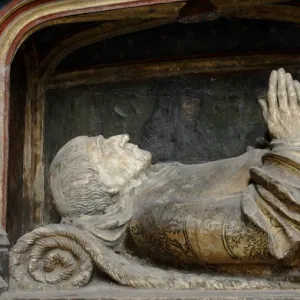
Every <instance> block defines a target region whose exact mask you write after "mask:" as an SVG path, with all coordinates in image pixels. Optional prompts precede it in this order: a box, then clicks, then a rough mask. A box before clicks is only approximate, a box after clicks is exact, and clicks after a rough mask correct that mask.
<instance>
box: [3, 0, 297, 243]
mask: <svg viewBox="0 0 300 300" xmlns="http://www.w3.org/2000/svg"><path fill="white" fill-rule="evenodd" d="M272 2H273V1H270V0H266V1H260V4H259V5H258V4H257V1H250V0H249V1H235V3H234V4H233V3H232V1H229V0H228V1H220V0H214V1H202V2H201V4H197V5H195V4H194V3H195V2H194V1H188V2H187V1H181V0H179V1H172V0H168V1H165V0H162V1H158V0H151V1H148V0H147V1H146V0H145V1H130V2H128V1H124V0H123V1H121V0H118V1H115V0H105V1H103V0H88V1H84V2H83V1H77V0H64V1H53V0H52V1H50V0H43V1H32V0H31V1H30V0H27V1H13V2H10V3H9V4H8V5H7V6H5V7H4V9H2V11H1V13H0V32H1V34H0V138H1V141H2V143H1V147H0V183H1V193H0V203H1V205H2V210H1V211H2V213H1V216H2V224H3V227H4V228H7V231H8V233H9V236H10V239H11V241H12V243H14V242H15V241H16V239H17V238H18V237H20V236H21V235H22V234H24V233H26V232H27V231H29V230H31V229H34V228H35V227H39V226H41V225H43V224H46V223H48V222H50V221H53V219H51V218H52V217H53V218H55V215H53V216H52V210H51V203H50V201H49V198H48V197H45V195H46V194H47V195H49V191H48V190H47V189H48V188H47V184H45V181H46V180H47V179H46V173H47V167H46V168H45V164H44V163H45V159H47V158H46V157H45V155H44V154H45V153H44V142H45V141H44V136H45V112H46V108H45V103H46V102H45V91H46V90H47V89H48V88H53V87H59V86H78V85H82V84H92V83H99V81H100V80H101V83H102V84H103V83H112V82H120V81H123V82H130V81H131V80H135V79H136V78H137V76H138V77H140V79H149V78H166V77H170V76H178V75H188V74H199V73H200V74H203V73H205V74H208V75H209V74H215V73H218V72H219V71H220V70H221V71H222V72H236V71H240V70H244V71H249V70H261V69H268V68H272V67H273V66H274V67H275V66H282V65H285V66H291V65H293V66H295V65H299V64H300V57H299V55H298V54H297V53H295V52H294V51H292V52H289V53H284V52H281V53H278V52H276V51H275V53H271V52H269V53H260V52H259V51H257V52H256V53H250V54H249V55H246V56H245V55H242V56H240V55H238V54H241V53H238V54H237V53H232V54H229V53H227V54H226V55H223V56H222V55H221V56H220V55H219V56H218V57H214V56H212V55H210V56H207V57H200V58H199V57H197V56H194V57H189V58H184V57H183V58H180V57H177V58H174V59H171V60H168V61H166V60H163V61H160V62H155V59H154V60H152V61H146V60H145V61H144V62H142V63H141V61H140V62H134V61H132V62H130V63H127V64H124V65H122V66H121V65H118V66H116V65H112V66H105V67H101V68H86V69H83V70H81V69H80V68H78V70H75V71H74V70H72V71H70V70H67V71H64V70H62V71H61V70H59V64H60V63H61V62H62V61H64V59H66V58H68V57H72V53H75V52H76V51H79V50H80V49H83V48H85V47H87V46H89V45H92V44H95V43H99V42H101V41H104V40H107V39H112V38H116V37H119V36H122V35H125V34H129V33H135V32H139V31H142V30H143V32H147V31H146V30H150V29H151V28H156V27H159V26H166V25H168V24H173V23H175V22H177V21H179V22H182V23H193V22H195V23H198V22H202V21H207V20H214V19H217V18H218V17H240V18H244V19H266V20H270V21H272V20H274V21H276V20H277V21H285V22H287V21H288V22H290V23H297V22H298V21H299V10H300V8H298V7H297V5H296V6H295V4H294V3H285V2H287V1H282V3H283V4H282V5H280V6H279V5H273V4H272ZM291 7H293V9H291ZM59 24H61V25H60V26H64V27H57V28H59V30H60V29H62V28H66V30H65V29H62V32H59V33H57V36H56V37H55V38H54V39H53V41H52V43H51V44H49V45H48V46H47V47H48V48H47V51H46V52H45V53H44V54H43V55H42V56H41V55H40V53H39V51H38V50H37V49H36V48H35V46H34V43H32V37H33V34H34V33H38V32H42V31H41V30H42V29H43V28H46V27H53V26H55V25H59ZM68 28H69V29H68ZM64 30H65V31H64ZM294 30H295V29H294ZM57 67H58V68H57ZM112 74H115V75H112ZM124 74H126V76H124ZM14 83H16V84H17V87H18V88H14ZM7 179H8V180H7ZM8 199H9V203H7V200H8ZM7 206H9V209H8V210H7ZM7 211H8V214H7ZM7 224H8V226H7Z"/></svg>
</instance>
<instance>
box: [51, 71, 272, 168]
mask: <svg viewBox="0 0 300 300" xmlns="http://www.w3.org/2000/svg"><path fill="white" fill-rule="evenodd" d="M268 75H269V72H268V71H262V72H257V73H251V74H238V73H237V74H230V75H228V74H223V75H219V76H214V77H207V76H206V77H205V76H200V75H193V76H186V77H180V78H170V79H163V80H155V81H147V82H138V83H131V84H111V85H106V86H95V85H93V86H81V87H75V88H70V89H59V90H55V91H54V90H51V91H48V93H47V109H46V112H47V121H46V124H47V126H46V133H47V137H46V144H47V146H46V149H47V150H48V157H49V160H50V161H51V160H52V158H53V157H54V155H55V153H56V152H57V151H58V150H59V148H60V147H61V146H63V144H64V143H66V142H67V141H68V140H70V139H71V138H73V137H76V136H77V135H84V134H86V135H98V134H103V135H104V136H105V137H109V136H111V135H116V134H120V133H129V134H130V136H131V139H132V141H133V142H134V143H137V144H138V145H139V146H140V147H141V148H143V149H147V150H149V151H150V152H151V153H152V154H153V158H154V160H155V161H170V160H180V161H185V162H194V161H209V160H216V159H220V158H227V157H231V156H236V155H239V154H242V153H243V152H244V151H245V149H246V146H247V145H254V144H255V139H256V138H257V137H259V136H263V135H264V133H265V127H264V124H263V121H262V118H261V115H260V111H259V107H258V105H257V97H258V95H259V94H260V93H261V91H262V90H263V89H264V88H265V87H266V86H267V81H268Z"/></svg>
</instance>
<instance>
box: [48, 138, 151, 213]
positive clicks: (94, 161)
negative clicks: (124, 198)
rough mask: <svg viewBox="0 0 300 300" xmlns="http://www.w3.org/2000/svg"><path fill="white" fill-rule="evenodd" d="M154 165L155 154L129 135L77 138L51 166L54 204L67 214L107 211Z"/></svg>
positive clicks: (61, 150) (57, 155) (62, 149)
mask: <svg viewBox="0 0 300 300" xmlns="http://www.w3.org/2000/svg"><path fill="white" fill-rule="evenodd" d="M150 164H151V154H150V153H149V152H147V151H144V150H141V149H139V148H138V147H137V146H136V145H134V144H131V143H129V136H128V135H127V134H124V135H117V136H113V137H110V138H108V139H105V138H104V137H103V136H97V137H87V136H80V137H77V138H74V139H72V140H71V141H69V142H68V143H67V144H65V145H64V146H63V147H62V148H61V149H60V150H59V152H58V153H57V154H56V156H55V158H54V160H53V161H52V163H51V166H50V187H51V191H52V195H53V200H54V206H55V208H56V210H57V211H58V213H60V214H61V215H62V216H64V217H75V216H81V215H95V214H99V213H104V212H105V211H106V210H107V208H108V207H109V206H110V205H112V204H113V203H114V198H115V197H116V196H118V195H119V194H120V193H121V192H122V190H123V189H124V187H125V186H126V184H127V183H128V182H129V181H130V180H132V179H135V178H138V177H139V175H140V174H141V173H142V172H143V171H144V170H145V169H146V168H147V167H148V166H150Z"/></svg>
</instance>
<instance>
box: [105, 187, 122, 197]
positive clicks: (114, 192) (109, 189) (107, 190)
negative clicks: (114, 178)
mask: <svg viewBox="0 0 300 300" xmlns="http://www.w3.org/2000/svg"><path fill="white" fill-rule="evenodd" d="M101 188H102V189H103V191H104V192H105V193H107V194H108V195H109V196H116V195H118V194H119V191H120V190H119V189H118V188H115V187H109V186H107V185H106V184H103V185H102V186H101Z"/></svg>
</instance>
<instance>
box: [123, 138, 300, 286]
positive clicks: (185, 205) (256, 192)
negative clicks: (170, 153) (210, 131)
mask: <svg viewBox="0 0 300 300" xmlns="http://www.w3.org/2000/svg"><path fill="white" fill-rule="evenodd" d="M131 196H132V199H133V203H134V205H133V206H134V209H133V216H132V219H131V221H130V225H129V229H128V233H129V234H128V241H129V242H128V244H129V246H130V247H131V248H133V249H134V251H135V252H138V253H139V254H140V255H141V256H144V257H147V258H150V259H151V260H153V261H156V262H158V263H160V264H161V263H163V264H166V265H172V266H176V267H178V266H179V267H182V268H196V269H197V268H204V269H210V270H212V271H216V272H222V273H224V272H225V273H229V274H233V275H247V276H251V275H253V276H265V277H269V276H272V275H274V276H275V275H276V276H277V277H279V278H280V279H283V278H284V279H289V280H293V279H294V278H295V280H297V278H298V273H299V272H298V268H299V267H300V214H299V213H300V140H299V141H294V140H273V141H272V143H271V145H270V151H269V150H258V149H249V150H248V151H247V152H246V153H245V154H243V155H241V156H239V157H237V158H231V159H225V160H220V161H216V162H210V163H204V164H198V165H184V164H180V163H169V164H158V165H154V166H152V167H151V169H150V170H149V172H148V179H147V180H146V181H144V183H143V184H142V185H141V186H140V187H138V188H137V189H135V191H134V193H133V194H132V195H131Z"/></svg>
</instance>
